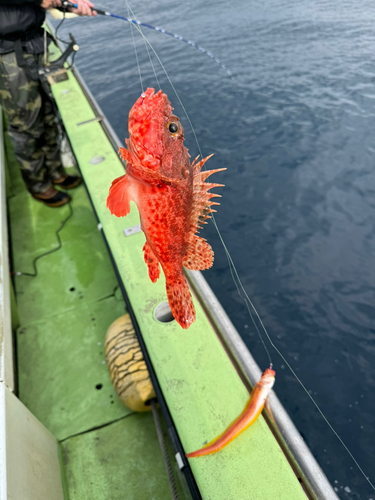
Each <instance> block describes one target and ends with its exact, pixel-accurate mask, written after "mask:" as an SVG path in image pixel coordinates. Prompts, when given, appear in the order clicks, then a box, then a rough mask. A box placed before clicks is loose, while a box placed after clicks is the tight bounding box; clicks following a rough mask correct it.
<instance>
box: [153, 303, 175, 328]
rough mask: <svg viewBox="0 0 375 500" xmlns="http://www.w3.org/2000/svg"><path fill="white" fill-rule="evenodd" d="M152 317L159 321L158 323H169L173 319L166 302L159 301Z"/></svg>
mask: <svg viewBox="0 0 375 500" xmlns="http://www.w3.org/2000/svg"><path fill="white" fill-rule="evenodd" d="M154 318H155V319H156V320H157V321H159V323H170V322H171V321H173V320H174V317H173V314H172V311H171V308H170V307H169V304H168V302H160V304H159V305H157V306H156V308H155V311H154Z"/></svg>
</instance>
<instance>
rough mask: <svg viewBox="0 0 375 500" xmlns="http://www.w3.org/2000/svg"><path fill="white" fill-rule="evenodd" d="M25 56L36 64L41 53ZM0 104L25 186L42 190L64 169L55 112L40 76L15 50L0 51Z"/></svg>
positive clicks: (29, 188) (34, 191)
mask: <svg viewBox="0 0 375 500" xmlns="http://www.w3.org/2000/svg"><path fill="white" fill-rule="evenodd" d="M24 57H25V59H29V60H28V63H30V62H31V63H32V62H35V64H37V63H39V62H41V60H42V57H43V56H42V54H39V55H35V54H24ZM30 58H32V59H33V60H31V61H30ZM0 104H1V106H2V107H3V109H4V111H5V114H6V117H7V120H8V134H9V135H10V137H11V139H12V142H13V146H14V152H15V155H16V158H17V160H18V162H19V163H20V166H21V172H22V177H23V179H24V181H25V184H26V187H27V189H28V190H29V191H30V192H32V193H43V192H44V191H46V190H47V189H48V188H49V187H50V186H51V185H52V180H53V179H58V178H59V177H60V176H61V174H63V173H64V170H63V167H62V165H61V160H60V150H59V149H60V148H59V144H58V129H57V126H56V121H55V113H54V108H53V104H52V102H51V100H50V98H49V97H48V96H47V95H46V93H45V92H44V91H43V89H42V87H41V85H40V82H39V80H33V79H32V78H31V77H30V76H29V75H28V73H27V72H26V71H25V69H24V68H23V67H22V68H21V67H19V66H18V64H17V59H16V54H15V52H9V53H7V54H0Z"/></svg>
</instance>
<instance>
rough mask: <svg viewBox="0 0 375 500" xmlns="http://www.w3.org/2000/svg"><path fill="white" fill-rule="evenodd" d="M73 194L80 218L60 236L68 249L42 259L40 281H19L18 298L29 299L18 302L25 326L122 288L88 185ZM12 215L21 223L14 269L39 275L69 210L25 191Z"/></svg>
mask: <svg viewBox="0 0 375 500" xmlns="http://www.w3.org/2000/svg"><path fill="white" fill-rule="evenodd" d="M72 196H73V203H72V207H73V214H74V215H73V217H72V218H71V219H70V220H69V221H68V222H67V223H66V225H65V226H64V228H63V229H62V231H61V232H60V237H61V241H62V244H63V246H64V251H63V252H60V251H57V252H54V253H51V254H50V255H46V256H45V257H42V258H41V259H40V260H38V261H37V269H38V276H36V277H35V278H30V277H29V276H22V275H21V276H17V275H16V277H15V284H16V294H17V297H19V296H21V295H25V296H27V301H20V300H19V301H18V311H19V315H20V319H21V322H22V324H27V323H30V322H33V321H37V320H38V319H39V318H45V317H47V316H53V315H56V314H58V313H59V312H60V311H65V310H66V309H69V308H74V307H76V306H77V305H78V302H80V301H85V302H91V301H95V300H98V299H102V298H104V297H108V296H109V295H112V294H113V292H114V290H115V288H116V287H117V286H118V283H117V280H116V277H115V274H114V271H113V268H112V265H111V262H110V259H109V257H108V253H107V249H106V247H105V244H104V241H103V238H102V235H101V234H100V232H99V231H98V230H97V222H96V219H95V218H94V216H93V213H92V211H91V210H90V205H89V200H88V198H87V194H86V192H85V189H84V187H83V186H81V187H79V188H77V189H76V190H75V192H74V193H72ZM9 212H10V216H11V218H12V220H14V221H15V222H14V223H13V224H12V229H11V232H12V244H13V248H14V249H15V250H16V251H14V255H13V262H14V270H15V271H16V272H18V271H21V272H26V273H33V267H32V261H33V259H34V258H35V257H36V256H37V255H40V254H41V253H43V252H46V251H49V250H51V249H53V248H55V247H56V246H57V245H58V240H57V238H56V234H55V232H56V230H57V229H59V227H60V225H61V222H62V221H63V220H64V219H66V217H67V216H68V215H69V207H67V206H65V207H62V208H60V209H53V208H49V207H46V206H45V205H43V204H42V203H39V202H35V200H33V199H32V197H31V196H30V195H29V194H27V193H25V194H19V195H17V196H14V197H13V198H11V199H10V200H9Z"/></svg>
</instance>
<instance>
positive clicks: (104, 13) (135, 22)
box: [60, 0, 233, 79]
mask: <svg viewBox="0 0 375 500" xmlns="http://www.w3.org/2000/svg"><path fill="white" fill-rule="evenodd" d="M68 8H73V9H75V8H77V4H75V3H72V2H69V1H67V0H62V1H61V7H60V10H63V11H65V10H66V9H68ZM90 8H91V10H92V11H95V12H96V13H97V14H99V15H101V16H107V17H113V18H115V19H121V21H127V22H128V23H131V24H133V25H135V26H144V27H145V28H149V29H151V30H154V31H159V33H164V34H165V35H168V36H171V37H173V38H176V39H177V40H181V42H184V43H187V44H188V45H191V46H192V47H194V48H195V49H198V50H200V51H201V52H203V53H204V54H206V55H207V56H208V57H210V58H211V59H213V60H214V61H215V62H216V63H217V64H219V66H221V68H223V70H224V71H225V72H226V73H227V75H228V76H229V77H230V78H232V79H233V77H232V73H231V71H229V70H228V68H227V67H226V66H225V64H223V63H222V62H221V61H220V59H218V58H217V57H215V56H214V54H212V52H210V51H208V50H206V49H205V48H204V47H201V46H200V45H197V44H196V43H195V42H193V41H192V40H187V39H186V38H184V37H182V36H180V35H177V34H176V33H171V32H170V31H167V30H165V29H164V28H159V27H158V26H152V25H151V24H148V23H142V22H141V21H139V20H137V19H130V18H129V17H124V16H119V15H117V14H112V13H111V12H107V11H105V10H102V9H98V8H96V7H90ZM128 15H129V13H128ZM132 16H133V17H135V16H134V13H133V12H132Z"/></svg>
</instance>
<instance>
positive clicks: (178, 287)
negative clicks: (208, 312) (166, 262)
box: [166, 273, 195, 329]
mask: <svg viewBox="0 0 375 500" xmlns="http://www.w3.org/2000/svg"><path fill="white" fill-rule="evenodd" d="M166 288H167V297H168V302H169V306H170V308H171V311H172V314H173V317H174V318H175V320H176V321H177V323H178V324H179V325H180V326H181V327H182V328H184V329H187V328H189V326H190V325H191V324H192V323H193V322H194V321H195V309H194V305H193V299H192V298H191V294H190V291H189V287H188V284H187V283H186V279H185V276H184V275H183V274H182V273H181V274H180V275H178V276H177V277H176V278H175V277H174V278H173V279H172V278H168V277H167V278H166Z"/></svg>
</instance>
